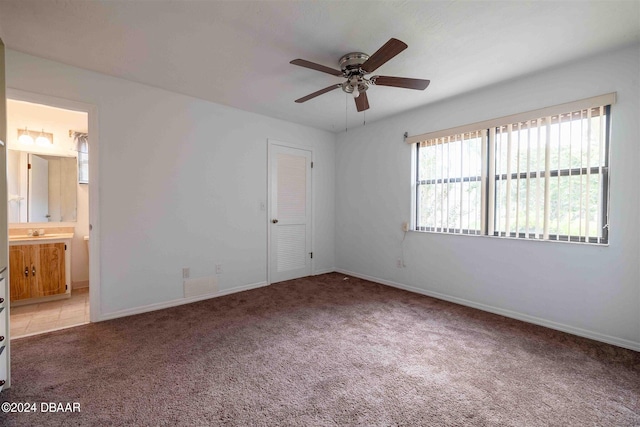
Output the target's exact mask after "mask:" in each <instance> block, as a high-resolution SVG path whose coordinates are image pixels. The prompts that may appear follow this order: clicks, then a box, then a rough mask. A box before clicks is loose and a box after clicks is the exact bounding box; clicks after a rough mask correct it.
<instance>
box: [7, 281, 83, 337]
mask: <svg viewBox="0 0 640 427" xmlns="http://www.w3.org/2000/svg"><path fill="white" fill-rule="evenodd" d="M10 317H11V338H18V337H22V336H25V335H32V334H38V333H42V332H47V331H51V330H53V329H59V328H65V327H69V326H76V325H80V324H83V323H87V322H89V288H82V289H74V290H72V291H71V298H69V299H63V300H58V301H51V302H43V303H39V304H30V305H22V306H19V307H12V308H11V312H10Z"/></svg>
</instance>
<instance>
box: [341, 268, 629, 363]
mask: <svg viewBox="0 0 640 427" xmlns="http://www.w3.org/2000/svg"><path fill="white" fill-rule="evenodd" d="M335 271H336V272H337V273H342V274H346V275H349V276H353V277H357V278H360V279H364V280H368V281H370V282H375V283H379V284H381V285H387V286H391V287H394V288H398V289H403V290H405V291H409V292H414V293H417V294H422V295H426V296H429V297H433V298H437V299H441V300H444V301H449V302H453V303H455V304H460V305H464V306H467V307H471V308H476V309H478V310H482V311H488V312H489V313H494V314H499V315H501V316H505V317H510V318H512V319H517V320H522V321H523V322H527V323H533V324H535V325H540V326H544V327H547V328H550V329H555V330H558V331H562V332H567V333H569V334H573V335H578V336H580V337H584V338H589V339H592V340H595V341H601V342H604V343H607V344H613V345H617V346H618V347H623V348H628V349H629V350H635V351H640V343H638V342H634V341H630V340H626V339H623V338H618V337H613V336H610V335H605V334H601V333H599V332H593V331H589V330H586V329H581V328H576V327H574V326H570V325H565V324H563V323H557V322H553V321H551V320H546V319H542V318H540V317H535V316H530V315H528V314H523V313H519V312H517V311H511V310H506V309H503V308H498V307H493V306H490V305H486V304H481V303H477V302H474V301H470V300H466V299H464V298H458V297H453V296H450V295H446V294H442V293H440V292H434V291H428V290H425V289H421V288H416V287H413V286H408V285H405V284H402V283H397V282H393V281H390V280H385V279H380V278H377V277H372V276H367V275H365V274H360V273H355V272H353V271H348V270H343V269H340V268H338V269H336V270H335Z"/></svg>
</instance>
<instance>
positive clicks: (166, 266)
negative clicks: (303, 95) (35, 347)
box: [7, 51, 335, 317]
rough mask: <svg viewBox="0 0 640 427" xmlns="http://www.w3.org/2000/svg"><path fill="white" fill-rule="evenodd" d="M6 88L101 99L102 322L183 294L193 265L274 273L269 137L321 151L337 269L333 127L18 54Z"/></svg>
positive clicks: (320, 206) (326, 227) (227, 284)
mask: <svg viewBox="0 0 640 427" xmlns="http://www.w3.org/2000/svg"><path fill="white" fill-rule="evenodd" d="M7 86H8V87H10V88H16V89H21V90H26V91H30V92H36V93H41V94H46V95H50V96H55V97H60V98H66V99H71V100H74V101H79V102H83V103H88V104H93V105H96V106H97V109H98V121H99V146H98V149H99V183H100V195H99V197H100V200H99V216H100V236H99V237H100V257H101V258H100V261H101V271H100V292H101V294H100V296H101V305H102V307H101V313H102V317H109V316H110V315H114V313H115V314H116V315H117V314H118V313H125V312H130V311H131V310H132V309H136V308H138V307H143V306H146V305H151V304H161V303H165V302H169V301H174V300H179V299H181V298H182V295H183V294H182V292H183V290H182V267H190V268H191V277H206V276H214V275H215V267H214V265H215V264H222V267H223V270H224V272H223V273H222V274H220V275H219V276H218V279H219V289H220V290H222V291H224V290H229V289H233V288H236V287H240V286H245V285H251V284H255V283H261V282H264V281H265V280H266V271H267V265H266V260H267V240H266V239H267V217H266V212H265V211H261V210H260V202H261V201H266V200H267V188H266V178H267V139H268V138H273V139H277V140H279V141H284V142H292V143H297V144H303V145H308V146H311V147H313V148H314V156H315V161H316V164H317V165H318V166H317V168H314V179H315V180H316V185H315V190H316V192H315V194H314V205H315V206H316V208H317V210H316V216H315V230H316V235H315V236H316V238H315V242H314V255H315V254H317V256H314V261H315V265H314V269H315V270H316V271H323V270H333V267H334V237H333V236H334V197H333V196H334V187H335V184H334V179H335V171H334V161H335V156H334V154H335V153H334V151H335V135H334V134H332V133H329V132H325V131H320V130H316V129H312V128H309V127H305V126H301V125H296V124H292V123H289V122H285V121H281V120H277V119H272V118H267V117H264V116H260V115H256V114H251V113H246V112H243V111H240V110H236V109H232V108H228V107H225V106H222V105H218V104H214V103H210V102H206V101H203V100H199V99H195V98H191V97H187V96H183V95H179V94H176V93H171V92H167V91H164V90H160V89H157V88H153V87H149V86H145V85H141V84H137V83H134V82H130V81H126V80H122V79H117V78H113V77H109V76H106V75H102V74H98V73H94V72H90V71H86V70H82V69H78V68H74V67H70V66H66V65H63V64H60V63H56V62H52V61H48V60H44V59H41V58H36V57H33V56H30V55H26V54H22V53H19V52H14V51H9V52H8V55H7ZM239 96H241V95H239Z"/></svg>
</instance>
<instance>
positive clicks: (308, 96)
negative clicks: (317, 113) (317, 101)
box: [296, 84, 342, 104]
mask: <svg viewBox="0 0 640 427" xmlns="http://www.w3.org/2000/svg"><path fill="white" fill-rule="evenodd" d="M340 86H342V85H340V84H335V85H331V86H328V87H325V88H324V89H320V90H318V91H316V92H313V93H311V94H309V95H307V96H303V97H302V98H300V99H296V102H297V103H298V104H300V103H302V102H307V101H308V100H310V99H312V98H315V97H316V96H320V95H322V94H323V93H327V92H331V91H332V90H334V89H338V88H339V87H340Z"/></svg>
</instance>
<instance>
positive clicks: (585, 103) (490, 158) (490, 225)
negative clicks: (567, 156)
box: [405, 93, 616, 244]
mask: <svg viewBox="0 0 640 427" xmlns="http://www.w3.org/2000/svg"><path fill="white" fill-rule="evenodd" d="M615 102H616V94H615V93H610V94H605V95H600V96H596V97H592V98H587V99H583V100H579V101H574V102H569V103H565V104H560V105H555V106H551V107H546V108H542V109H538V110H533V111H529V112H525V113H519V114H514V115H511V116H506V117H501V118H497V119H491V120H486V121H483V122H478V123H473V124H469V125H463V126H458V127H454V128H449V129H444V130H439V131H435V132H429V133H425V134H421V135H415V136H406V137H405V141H406V142H407V143H409V144H411V145H412V151H411V152H412V158H411V165H412V167H411V177H412V186H411V188H412V197H411V212H412V219H411V224H412V225H411V229H412V230H413V231H421V232H439V233H445V234H469V233H460V232H455V231H454V232H452V230H438V229H437V227H436V229H434V230H428V229H425V227H419V225H418V145H419V144H420V143H422V142H423V141H430V140H434V139H437V138H444V137H448V136H452V135H457V134H461V133H468V132H476V131H484V130H486V131H487V133H488V135H489V137H488V139H485V140H483V144H482V154H481V155H482V163H483V168H482V197H481V204H482V206H481V212H482V222H481V233H480V234H481V235H485V236H494V237H511V238H524V239H530V240H536V241H540V240H543V241H564V242H583V243H597V244H608V241H609V221H608V217H609V206H610V204H609V200H608V198H609V185H610V179H609V177H610V171H609V136H610V121H611V117H610V112H611V105H613V104H615ZM599 107H603V109H602V114H603V115H605V114H606V122H604V124H605V129H606V131H605V138H604V144H605V147H604V149H605V153H604V155H605V159H603V161H604V163H603V164H604V166H603V164H600V165H599V167H598V168H599V171H598V173H600V174H601V176H602V179H603V182H602V183H601V187H602V191H601V193H600V195H599V197H600V200H599V204H600V207H601V209H602V213H601V214H600V215H601V218H602V224H601V225H602V229H601V230H602V231H601V233H600V232H599V233H598V235H597V237H593V236H592V235H591V233H589V232H588V231H587V233H586V235H587V236H589V238H588V239H587V238H585V236H584V235H582V234H581V233H582V230H580V231H579V233H578V234H579V235H577V236H573V235H567V236H564V235H556V234H550V233H549V228H548V227H547V224H546V223H545V227H544V228H545V232H544V234H540V235H538V234H537V233H535V235H534V236H532V235H531V233H515V232H510V233H505V232H502V233H499V232H498V231H496V230H495V228H494V227H495V215H496V209H495V204H496V194H495V187H496V185H495V184H496V181H497V175H496V172H495V166H496V162H495V156H496V147H495V141H496V138H495V135H496V129H497V128H502V127H504V126H511V125H512V124H513V123H520V122H532V121H536V124H537V125H540V126H541V123H539V122H538V119H540V118H544V117H548V118H550V117H551V116H554V115H557V116H558V117H559V115H561V114H566V113H571V112H575V111H579V110H585V109H587V110H591V109H593V108H599ZM485 135H486V134H485ZM570 169H571V168H570ZM584 169H585V168H581V173H582V170H584ZM586 169H588V173H586V174H583V175H587V177H588V176H590V175H591V174H592V173H593V171H592V169H593V168H592V167H587V168H586ZM545 170H546V172H545V176H546V177H547V178H549V177H550V176H551V175H553V176H557V175H559V174H562V173H564V170H563V169H562V168H560V169H557V168H550V166H549V165H548V164H547V165H546V167H545ZM532 172H533V171H528V172H526V174H527V176H530V174H531V173H532ZM538 172H539V171H538ZM527 180H528V178H527ZM545 183H546V184H548V183H549V179H546V180H545ZM546 191H547V194H548V188H547V189H546ZM547 203H548V200H545V208H544V210H543V214H544V215H545V216H546V215H548V213H549V211H550V208H549V206H548V205H547ZM489 204H490V205H491V206H489ZM587 230H588V228H587ZM471 234H472V235H473V233H471Z"/></svg>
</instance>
